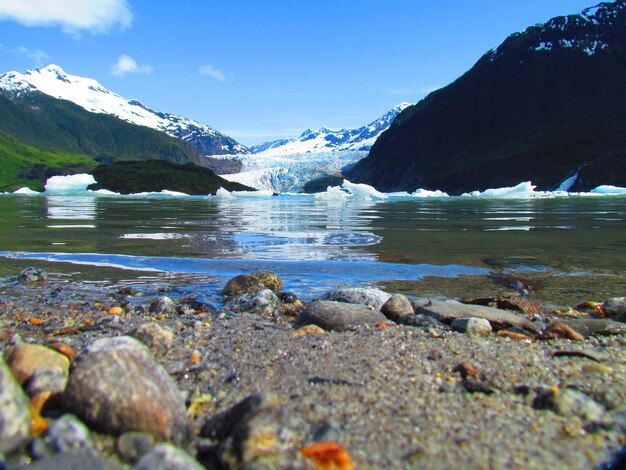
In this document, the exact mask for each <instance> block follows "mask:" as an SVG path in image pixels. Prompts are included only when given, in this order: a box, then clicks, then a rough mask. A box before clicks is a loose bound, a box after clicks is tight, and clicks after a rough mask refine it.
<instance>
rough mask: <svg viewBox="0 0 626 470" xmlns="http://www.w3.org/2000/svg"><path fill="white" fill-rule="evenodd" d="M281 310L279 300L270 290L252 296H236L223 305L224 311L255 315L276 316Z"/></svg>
mask: <svg viewBox="0 0 626 470" xmlns="http://www.w3.org/2000/svg"><path fill="white" fill-rule="evenodd" d="M282 308H283V306H282V303H281V302H280V300H279V298H278V297H277V296H276V294H274V292H272V291H271V290H270V289H263V290H262V291H260V292H257V293H254V294H242V295H238V296H236V297H233V298H231V299H230V300H229V301H228V302H226V304H225V305H224V309H225V310H230V311H232V312H236V313H254V314H257V315H276V314H279V313H280V312H282Z"/></svg>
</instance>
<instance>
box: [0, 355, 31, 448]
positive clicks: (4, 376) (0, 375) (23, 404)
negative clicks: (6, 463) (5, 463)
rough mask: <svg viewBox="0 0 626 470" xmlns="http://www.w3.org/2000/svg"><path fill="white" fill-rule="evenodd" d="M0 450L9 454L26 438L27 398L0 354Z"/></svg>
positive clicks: (28, 424)
mask: <svg viewBox="0 0 626 470" xmlns="http://www.w3.org/2000/svg"><path fill="white" fill-rule="evenodd" d="M0 410H2V412H0V452H1V453H4V454H10V453H11V452H13V451H14V450H16V449H17V448H19V447H20V446H21V445H22V444H24V442H25V441H26V440H27V439H28V435H29V432H30V417H29V414H28V400H27V398H26V395H24V392H22V388H21V387H20V386H19V384H18V383H17V382H16V380H15V378H14V377H13V374H12V373H11V371H10V370H9V367H8V366H7V365H6V363H5V362H4V359H2V357H1V356H0Z"/></svg>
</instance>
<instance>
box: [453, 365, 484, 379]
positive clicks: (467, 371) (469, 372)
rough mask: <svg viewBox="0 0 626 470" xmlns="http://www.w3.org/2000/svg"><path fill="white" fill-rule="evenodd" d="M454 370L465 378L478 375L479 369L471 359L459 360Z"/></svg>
mask: <svg viewBox="0 0 626 470" xmlns="http://www.w3.org/2000/svg"><path fill="white" fill-rule="evenodd" d="M452 372H458V373H459V374H461V377H462V378H463V380H465V379H467V378H468V377H477V376H478V370H477V369H476V366H475V365H474V364H472V363H471V362H469V361H461V362H459V363H458V364H457V365H456V366H454V368H453V369H452Z"/></svg>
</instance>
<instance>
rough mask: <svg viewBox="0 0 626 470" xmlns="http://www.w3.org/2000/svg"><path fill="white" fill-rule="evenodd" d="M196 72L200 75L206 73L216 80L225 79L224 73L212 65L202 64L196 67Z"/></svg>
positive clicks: (221, 80)
mask: <svg viewBox="0 0 626 470" xmlns="http://www.w3.org/2000/svg"><path fill="white" fill-rule="evenodd" d="M198 73H199V74H200V75H207V76H209V77H211V78H214V79H215V80H217V81H218V82H225V81H226V75H224V72H222V71H221V70H220V69H216V68H215V67H213V66H212V65H203V66H202V67H200V68H199V69H198Z"/></svg>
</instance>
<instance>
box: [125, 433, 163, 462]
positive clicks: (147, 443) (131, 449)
mask: <svg viewBox="0 0 626 470" xmlns="http://www.w3.org/2000/svg"><path fill="white" fill-rule="evenodd" d="M153 447H154V437H152V435H151V434H148V433H145V432H132V431H131V432H125V433H124V434H122V435H121V436H120V437H118V438H117V443H116V445H115V449H116V450H117V454H118V455H119V456H120V458H121V459H122V460H125V461H127V462H131V463H135V462H137V460H139V459H140V458H141V457H143V456H144V455H145V454H147V453H148V452H150V451H151V450H152V448H153Z"/></svg>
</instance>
